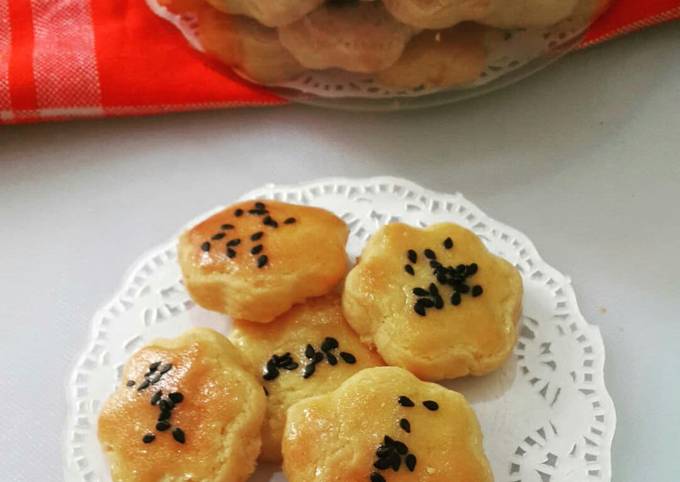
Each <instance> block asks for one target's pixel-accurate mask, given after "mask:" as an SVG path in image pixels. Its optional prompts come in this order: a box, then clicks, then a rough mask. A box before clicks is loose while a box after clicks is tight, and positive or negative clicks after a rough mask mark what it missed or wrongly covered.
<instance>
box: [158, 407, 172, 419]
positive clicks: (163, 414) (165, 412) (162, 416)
mask: <svg viewBox="0 0 680 482" xmlns="http://www.w3.org/2000/svg"><path fill="white" fill-rule="evenodd" d="M170 417H172V412H171V411H170V410H162V411H161V413H160V414H159V415H158V421H159V422H162V421H164V420H170Z"/></svg>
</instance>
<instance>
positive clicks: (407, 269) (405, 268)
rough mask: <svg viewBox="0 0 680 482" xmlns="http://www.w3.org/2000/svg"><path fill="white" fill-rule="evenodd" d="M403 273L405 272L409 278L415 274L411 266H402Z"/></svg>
mask: <svg viewBox="0 0 680 482" xmlns="http://www.w3.org/2000/svg"><path fill="white" fill-rule="evenodd" d="M404 271H406V272H407V273H408V274H410V275H411V276H413V275H415V274H416V273H415V271H413V266H411V265H410V264H407V265H405V266H404Z"/></svg>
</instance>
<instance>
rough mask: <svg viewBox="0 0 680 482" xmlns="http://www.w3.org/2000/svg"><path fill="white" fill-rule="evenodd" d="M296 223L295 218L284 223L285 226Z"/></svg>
mask: <svg viewBox="0 0 680 482" xmlns="http://www.w3.org/2000/svg"><path fill="white" fill-rule="evenodd" d="M295 221H296V219H295V218H288V219H286V220H285V221H284V222H283V224H295Z"/></svg>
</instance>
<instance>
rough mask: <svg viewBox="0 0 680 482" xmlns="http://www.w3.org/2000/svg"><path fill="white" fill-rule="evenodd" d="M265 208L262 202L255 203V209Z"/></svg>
mask: <svg viewBox="0 0 680 482" xmlns="http://www.w3.org/2000/svg"><path fill="white" fill-rule="evenodd" d="M265 207H266V206H265V205H264V203H263V202H261V201H258V202H256V203H255V209H265Z"/></svg>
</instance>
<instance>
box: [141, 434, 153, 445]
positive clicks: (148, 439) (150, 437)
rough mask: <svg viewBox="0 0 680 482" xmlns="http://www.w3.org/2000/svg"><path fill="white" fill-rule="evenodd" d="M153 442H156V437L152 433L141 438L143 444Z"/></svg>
mask: <svg viewBox="0 0 680 482" xmlns="http://www.w3.org/2000/svg"><path fill="white" fill-rule="evenodd" d="M154 440H156V436H155V435H154V434H152V433H147V434H146V435H144V437H142V442H144V443H145V444H150V443H151V442H153V441H154Z"/></svg>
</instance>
